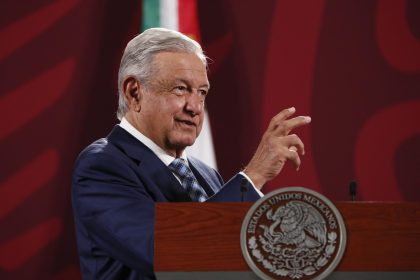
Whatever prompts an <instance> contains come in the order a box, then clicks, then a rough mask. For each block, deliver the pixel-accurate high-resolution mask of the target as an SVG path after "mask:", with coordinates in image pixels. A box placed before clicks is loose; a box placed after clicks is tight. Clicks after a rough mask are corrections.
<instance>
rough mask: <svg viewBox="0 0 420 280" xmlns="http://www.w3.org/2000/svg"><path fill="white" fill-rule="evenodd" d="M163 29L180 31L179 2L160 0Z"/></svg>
mask: <svg viewBox="0 0 420 280" xmlns="http://www.w3.org/2000/svg"><path fill="white" fill-rule="evenodd" d="M160 25H161V27H164V28H168V29H173V30H179V24H178V0H160Z"/></svg>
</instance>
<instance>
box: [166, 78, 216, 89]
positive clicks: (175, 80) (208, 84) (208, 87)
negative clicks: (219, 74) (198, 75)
mask: <svg viewBox="0 0 420 280" xmlns="http://www.w3.org/2000/svg"><path fill="white" fill-rule="evenodd" d="M173 81H174V83H177V82H178V83H179V82H180V83H183V84H186V85H190V82H189V81H188V80H185V79H183V78H175V79H174V80H173ZM198 88H206V89H207V90H209V89H210V83H205V84H203V85H201V86H199V87H198Z"/></svg>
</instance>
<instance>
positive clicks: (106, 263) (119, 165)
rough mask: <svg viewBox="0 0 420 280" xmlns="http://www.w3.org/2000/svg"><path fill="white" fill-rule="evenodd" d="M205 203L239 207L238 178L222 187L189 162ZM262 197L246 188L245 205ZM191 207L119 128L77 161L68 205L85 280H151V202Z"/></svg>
mask: <svg viewBox="0 0 420 280" xmlns="http://www.w3.org/2000/svg"><path fill="white" fill-rule="evenodd" d="M188 160H189V164H190V167H191V169H192V171H193V173H194V174H195V176H196V178H197V180H198V181H199V183H200V185H201V186H202V187H203V188H204V190H205V191H206V192H207V194H208V195H209V197H210V198H209V199H208V200H207V201H208V202H218V201H220V202H222V201H241V195H242V193H241V192H240V184H241V181H242V179H243V176H241V175H240V174H238V175H236V176H235V177H233V178H232V179H231V180H230V181H229V182H228V183H226V184H224V183H223V180H222V178H221V177H220V175H219V174H218V173H217V172H216V171H215V170H214V169H212V168H210V167H209V166H207V165H205V164H204V163H203V162H201V161H199V160H197V159H194V158H190V157H189V158H188ZM259 198H260V196H259V195H258V194H257V192H256V191H255V190H254V188H253V187H252V186H251V185H250V184H249V185H248V191H247V192H246V193H245V197H244V200H245V201H256V200H257V199H259ZM188 201H191V199H190V197H189V196H188V194H187V193H186V192H185V191H184V189H183V188H182V186H181V184H180V183H179V182H178V180H177V179H176V178H175V177H174V175H173V174H172V172H171V171H170V169H169V168H168V167H167V166H166V165H165V164H164V163H163V162H162V161H161V160H160V159H159V158H158V157H157V156H156V155H155V154H154V153H153V152H152V151H151V150H150V149H149V148H147V147H146V146H145V145H143V144H142V143H141V142H140V141H138V140H137V139H136V138H135V137H133V136H132V135H131V134H129V133H128V132H127V131H125V130H124V129H123V128H121V127H120V126H118V125H117V126H115V127H114V129H113V130H112V132H111V133H110V134H109V135H108V136H107V137H106V138H103V139H100V140H97V141H96V142H94V143H93V144H91V145H90V146H88V147H87V148H86V149H85V150H84V151H83V152H82V153H81V154H80V155H79V158H78V159H77V162H76V165H75V170H74V174H73V183H72V203H73V211H74V217H75V225H76V237H77V244H78V252H79V256H80V265H81V273H82V275H83V278H84V279H154V278H155V276H154V272H153V256H154V252H153V249H154V243H153V242H154V235H153V234H154V220H155V208H154V203H155V202H188Z"/></svg>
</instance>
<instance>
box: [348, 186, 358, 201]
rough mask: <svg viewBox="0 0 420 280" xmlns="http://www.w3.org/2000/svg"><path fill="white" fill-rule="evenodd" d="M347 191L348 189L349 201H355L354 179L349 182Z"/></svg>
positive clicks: (355, 187)
mask: <svg viewBox="0 0 420 280" xmlns="http://www.w3.org/2000/svg"><path fill="white" fill-rule="evenodd" d="M349 191H350V198H351V201H355V200H356V192H357V183H356V181H351V182H350V185H349Z"/></svg>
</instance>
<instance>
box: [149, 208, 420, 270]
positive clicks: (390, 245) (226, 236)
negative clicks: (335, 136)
mask: <svg viewBox="0 0 420 280" xmlns="http://www.w3.org/2000/svg"><path fill="white" fill-rule="evenodd" d="M335 204H336V206H337V208H338V209H339V210H340V212H341V214H342V216H343V218H344V221H345V224H346V227H347V249H346V251H345V253H344V256H343V259H342V261H341V263H340V264H339V266H338V267H337V269H336V270H338V271H420V203H377V202H367V203H366V202H363V203H362V202H355V203H354V202H342V203H335ZM251 205H252V204H251V203H157V204H156V225H155V271H162V272H163V271H249V270H250V269H249V267H248V265H247V264H246V262H245V260H244V259H243V257H242V252H241V248H240V238H239V236H240V230H241V226H242V221H243V219H244V217H245V215H246V212H247V211H248V209H249V208H250V207H251Z"/></svg>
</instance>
